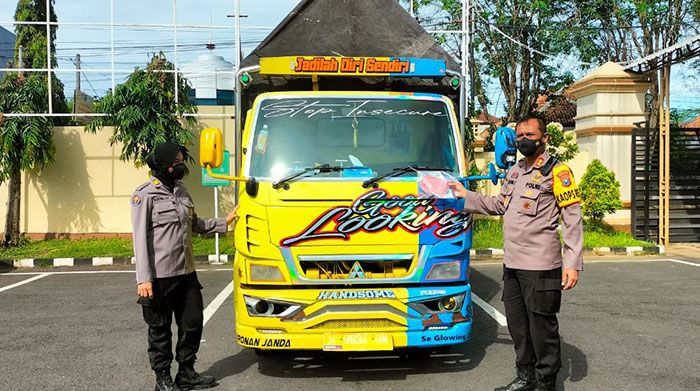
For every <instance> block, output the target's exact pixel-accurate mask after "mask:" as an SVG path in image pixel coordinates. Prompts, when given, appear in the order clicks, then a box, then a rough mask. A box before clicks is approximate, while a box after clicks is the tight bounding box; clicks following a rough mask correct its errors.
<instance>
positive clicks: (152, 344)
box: [131, 177, 227, 373]
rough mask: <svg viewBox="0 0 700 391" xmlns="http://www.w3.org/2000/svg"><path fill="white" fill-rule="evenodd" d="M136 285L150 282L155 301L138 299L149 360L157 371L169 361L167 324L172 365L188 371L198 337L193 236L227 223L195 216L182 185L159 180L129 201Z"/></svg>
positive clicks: (219, 229)
mask: <svg viewBox="0 0 700 391" xmlns="http://www.w3.org/2000/svg"><path fill="white" fill-rule="evenodd" d="M131 219H132V224H133V232H134V233H133V237H134V256H135V258H136V282H137V283H143V282H149V281H150V282H152V284H153V299H148V298H142V297H141V298H139V300H138V302H139V304H141V305H142V308H143V318H144V320H145V321H146V323H147V324H148V358H149V361H150V363H151V368H153V370H154V371H156V373H158V372H159V371H163V370H166V369H167V370H169V369H170V364H171V362H172V360H173V353H172V331H171V324H172V318H173V314H175V322H176V324H177V326H178V341H177V345H176V347H175V350H176V357H175V359H176V361H177V362H178V363H179V364H180V366H181V367H182V366H183V365H185V366H187V365H189V366H190V367H191V366H192V365H193V364H194V362H195V360H196V359H197V351H198V350H199V342H200V339H201V336H202V322H203V319H202V311H203V308H204V306H203V303H202V293H201V292H200V290H201V289H202V286H201V285H200V284H199V281H198V280H197V273H196V272H195V268H194V255H193V253H192V232H197V233H213V232H219V233H226V231H227V225H226V219H207V220H203V219H200V218H198V217H197V215H196V214H195V212H194V204H193V202H192V198H191V197H190V194H189V193H188V192H187V189H186V188H185V186H184V185H183V184H182V182H181V181H175V185H174V187H173V191H170V190H169V189H168V188H167V187H166V186H165V185H163V184H162V183H161V182H160V180H158V179H157V178H154V177H151V180H150V181H148V182H146V183H144V184H143V185H141V186H139V187H138V188H137V189H136V192H134V195H133V196H132V197H131Z"/></svg>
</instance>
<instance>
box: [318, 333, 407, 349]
mask: <svg viewBox="0 0 700 391" xmlns="http://www.w3.org/2000/svg"><path fill="white" fill-rule="evenodd" d="M393 349H394V341H393V340H392V339H391V336H390V335H389V334H387V333H326V334H323V350H325V351H337V352H341V351H342V352H350V351H354V352H359V351H370V350H393Z"/></svg>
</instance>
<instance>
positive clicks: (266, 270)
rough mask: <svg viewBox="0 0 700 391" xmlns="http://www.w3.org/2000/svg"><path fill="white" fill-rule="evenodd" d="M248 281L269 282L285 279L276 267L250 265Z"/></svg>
mask: <svg viewBox="0 0 700 391" xmlns="http://www.w3.org/2000/svg"><path fill="white" fill-rule="evenodd" d="M250 281H257V282H270V281H285V279H284V276H283V275H282V271H281V270H280V268H279V267H278V266H270V265H259V264H251V265H250Z"/></svg>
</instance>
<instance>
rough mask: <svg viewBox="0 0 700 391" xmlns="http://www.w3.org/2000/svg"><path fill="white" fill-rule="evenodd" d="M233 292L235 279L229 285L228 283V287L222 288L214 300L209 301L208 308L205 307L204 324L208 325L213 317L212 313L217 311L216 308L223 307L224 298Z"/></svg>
mask: <svg viewBox="0 0 700 391" xmlns="http://www.w3.org/2000/svg"><path fill="white" fill-rule="evenodd" d="M231 293H233V281H231V282H230V283H229V284H228V285H226V288H224V290H222V291H221V292H220V293H219V294H218V295H216V297H215V298H214V300H212V301H211V303H209V305H208V306H207V308H205V309H204V324H203V325H206V324H207V322H208V321H209V319H211V317H212V315H214V313H215V312H216V310H218V309H219V307H221V304H223V303H224V300H226V298H227V297H229V296H230V295H231Z"/></svg>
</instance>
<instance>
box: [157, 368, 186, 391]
mask: <svg viewBox="0 0 700 391" xmlns="http://www.w3.org/2000/svg"><path fill="white" fill-rule="evenodd" d="M156 391H182V389H181V388H179V387H178V386H176V385H175V383H173V378H172V376H170V368H168V369H164V370H162V371H157V372H156Z"/></svg>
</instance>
